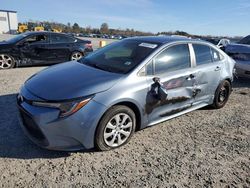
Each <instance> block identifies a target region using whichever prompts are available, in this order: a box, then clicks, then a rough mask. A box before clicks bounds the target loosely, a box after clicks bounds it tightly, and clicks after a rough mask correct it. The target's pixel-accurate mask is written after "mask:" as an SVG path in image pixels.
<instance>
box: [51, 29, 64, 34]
mask: <svg viewBox="0 0 250 188" xmlns="http://www.w3.org/2000/svg"><path fill="white" fill-rule="evenodd" d="M52 31H53V32H55V33H61V32H62V30H61V29H55V28H54V29H52Z"/></svg>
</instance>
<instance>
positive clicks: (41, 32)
mask: <svg viewBox="0 0 250 188" xmlns="http://www.w3.org/2000/svg"><path fill="white" fill-rule="evenodd" d="M23 34H27V35H33V34H56V35H66V34H65V33H55V32H52V31H28V32H25V33H23Z"/></svg>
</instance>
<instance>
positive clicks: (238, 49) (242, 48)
mask: <svg viewBox="0 0 250 188" xmlns="http://www.w3.org/2000/svg"><path fill="white" fill-rule="evenodd" d="M225 51H226V53H250V45H245V44H229V45H227V47H226V49H225Z"/></svg>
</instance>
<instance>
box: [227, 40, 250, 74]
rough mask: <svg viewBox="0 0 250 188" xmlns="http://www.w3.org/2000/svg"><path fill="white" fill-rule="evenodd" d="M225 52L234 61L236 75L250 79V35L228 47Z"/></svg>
mask: <svg viewBox="0 0 250 188" xmlns="http://www.w3.org/2000/svg"><path fill="white" fill-rule="evenodd" d="M225 52H226V53H227V54H228V55H229V56H231V57H232V58H233V59H234V60H235V61H236V64H235V69H236V75H237V76H239V77H246V78H250V35H249V36H246V37H245V38H243V39H241V40H240V41H239V42H238V43H235V44H230V45H228V46H227V47H226V49H225Z"/></svg>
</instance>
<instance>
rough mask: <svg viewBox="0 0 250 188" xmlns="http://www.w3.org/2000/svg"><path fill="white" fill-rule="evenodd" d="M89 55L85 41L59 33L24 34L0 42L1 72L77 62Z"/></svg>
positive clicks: (86, 41) (87, 43)
mask: <svg viewBox="0 0 250 188" xmlns="http://www.w3.org/2000/svg"><path fill="white" fill-rule="evenodd" d="M92 51H93V49H92V44H91V41H88V40H81V39H78V38H74V37H71V36H68V35H66V34H62V33H53V32H27V33H23V34H20V35H17V36H15V37H13V38H11V39H9V40H8V41H3V42H0V69H10V68H13V67H19V66H24V65H45V64H55V63H61V62H65V61H69V60H78V59H80V58H81V57H82V56H85V55H86V54H88V53H89V52H92Z"/></svg>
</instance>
